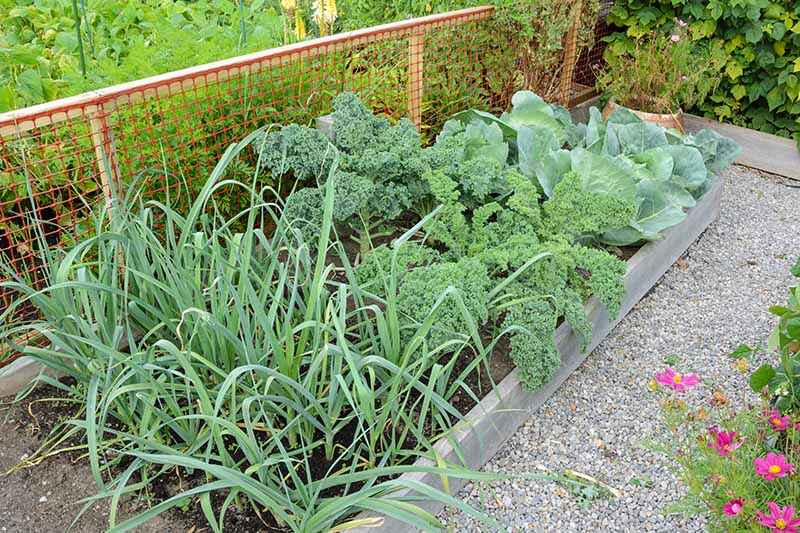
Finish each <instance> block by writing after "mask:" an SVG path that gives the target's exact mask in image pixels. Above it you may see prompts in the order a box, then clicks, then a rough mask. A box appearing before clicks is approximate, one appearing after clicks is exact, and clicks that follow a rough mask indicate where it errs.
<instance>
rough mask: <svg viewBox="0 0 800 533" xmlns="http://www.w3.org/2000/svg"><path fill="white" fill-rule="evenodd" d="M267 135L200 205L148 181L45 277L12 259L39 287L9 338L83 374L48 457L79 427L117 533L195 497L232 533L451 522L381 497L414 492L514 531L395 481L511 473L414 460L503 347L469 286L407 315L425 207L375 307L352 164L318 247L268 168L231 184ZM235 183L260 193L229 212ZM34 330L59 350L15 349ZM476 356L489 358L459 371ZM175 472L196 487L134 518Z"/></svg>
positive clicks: (8, 330)
mask: <svg viewBox="0 0 800 533" xmlns="http://www.w3.org/2000/svg"><path fill="white" fill-rule="evenodd" d="M260 142H263V130H259V131H257V132H255V133H253V134H251V135H250V136H248V137H247V138H245V139H244V140H243V141H242V142H241V143H238V144H236V145H233V146H231V147H230V148H229V149H228V150H227V151H226V153H225V154H224V156H223V157H222V159H221V160H220V162H219V164H218V166H217V167H216V168H215V170H214V172H213V173H212V174H211V176H210V177H209V179H208V181H207V182H206V184H205V186H204V188H203V189H202V190H201V191H200V194H199V195H198V196H197V198H196V200H195V201H194V203H193V204H191V206H190V208H189V209H188V211H187V212H185V213H179V212H177V211H175V210H173V209H172V207H171V206H170V204H169V203H161V202H155V201H151V202H147V201H145V200H144V199H143V198H142V196H141V192H142V191H141V190H140V189H138V188H132V189H131V190H130V194H129V196H128V197H126V198H116V199H115V201H114V202H113V205H112V208H111V210H110V212H108V213H106V212H105V211H103V212H100V213H98V214H97V215H96V218H95V219H94V220H93V222H94V225H95V228H94V229H95V235H94V236H92V237H90V238H87V239H85V240H83V241H81V242H79V243H78V244H76V245H75V246H73V247H70V248H67V249H53V250H50V249H49V247H46V246H44V247H42V248H41V250H40V260H41V261H42V263H43V265H44V268H45V272H46V274H47V282H46V283H45V286H44V287H42V286H40V285H39V283H38V282H36V280H32V279H27V278H26V277H25V276H24V275H20V274H17V273H15V272H11V271H7V272H5V274H6V275H7V276H9V278H11V281H6V282H3V283H2V284H0V288H3V289H10V290H14V291H18V293H19V294H21V297H20V298H19V299H18V300H17V301H16V302H14V304H13V305H12V306H11V307H10V308H9V309H7V310H5V311H4V314H3V316H2V317H1V318H2V319H3V321H2V323H3V324H4V325H3V327H2V329H0V338H2V339H3V341H5V342H10V343H12V345H13V346H14V348H16V349H17V350H19V351H20V352H21V353H24V354H26V355H29V356H31V357H33V358H34V359H36V360H38V361H41V362H43V363H44V364H46V365H48V366H49V367H51V368H53V369H55V370H58V371H59V372H61V373H62V374H63V375H65V376H68V377H71V378H73V380H74V382H72V383H67V384H65V383H62V382H59V381H56V380H54V379H51V378H49V377H47V376H44V375H43V376H40V378H39V380H40V381H42V382H46V383H49V384H50V385H52V386H55V387H57V388H59V389H61V390H62V391H63V392H64V393H65V394H68V395H71V396H72V397H73V398H74V399H75V400H76V401H78V402H80V403H81V405H82V409H81V412H80V413H79V414H78V416H77V417H76V418H74V419H72V420H69V421H68V422H67V423H66V424H65V425H64V426H63V427H61V428H60V430H59V431H58V432H56V433H55V434H53V435H52V437H51V439H50V440H48V441H47V442H46V443H45V444H44V446H43V448H42V449H41V450H40V451H39V452H38V454H39V455H41V456H45V455H47V453H48V452H49V451H51V450H53V449H57V448H58V447H59V446H61V445H63V443H64V442H65V440H66V439H69V438H71V437H73V436H75V437H77V438H78V439H79V442H82V443H83V444H82V446H84V447H85V451H86V454H87V456H88V460H89V463H90V465H91V469H92V473H93V476H94V478H95V480H96V482H97V485H98V488H99V494H98V495H97V497H96V498H92V499H91V500H90V501H89V502H88V503H87V506H88V505H93V503H94V500H96V499H101V498H103V499H104V498H108V499H110V508H111V512H110V517H109V520H110V531H115V532H121V531H127V530H129V529H132V528H134V527H136V526H138V525H140V524H142V523H144V522H146V521H147V520H148V519H150V518H152V517H153V516H155V515H157V514H159V513H162V512H164V511H166V510H167V509H170V508H172V507H184V506H185V505H186V501H187V498H189V499H191V500H192V501H193V502H195V504H198V503H199V506H200V508H201V509H202V512H203V514H204V515H205V517H206V519H207V520H208V522H209V525H210V526H211V528H212V529H213V530H214V531H217V532H219V531H222V530H224V527H225V525H224V523H225V511H226V509H227V508H228V507H229V506H231V505H237V506H239V507H242V506H247V507H252V509H253V512H254V513H255V514H256V515H258V516H260V517H261V518H262V520H264V521H265V523H266V524H267V525H269V526H271V527H281V528H285V529H287V530H291V531H297V532H301V531H304V532H306V531H308V532H317V531H328V530H331V529H334V528H336V529H346V528H348V527H352V526H354V525H355V524H357V523H362V525H363V522H358V521H357V520H356V519H354V518H353V516H354V515H355V514H356V513H358V512H360V511H366V510H369V511H379V512H381V513H384V514H387V515H389V516H392V517H395V518H398V519H401V520H404V521H407V522H409V523H411V524H413V525H414V526H416V527H419V528H421V529H423V530H425V531H438V530H439V527H440V524H438V522H437V520H436V519H435V517H433V516H431V515H429V514H428V513H426V512H424V511H422V510H420V509H419V508H417V507H415V506H413V505H412V504H413V502H410V501H406V500H405V499H403V498H399V499H398V498H395V499H382V498H381V496H385V495H390V494H392V493H394V492H395V491H396V490H398V489H401V488H410V489H415V490H417V491H421V492H422V494H424V495H425V496H426V497H428V498H434V499H438V500H440V501H442V502H445V503H447V504H448V505H453V506H455V507H457V508H460V509H462V510H464V511H465V512H468V513H470V514H473V515H476V516H478V517H479V518H481V519H482V520H484V521H486V523H487V524H489V525H491V526H494V527H497V526H498V524H497V523H496V522H494V521H493V520H491V519H488V518H487V517H485V516H482V515H480V514H479V513H477V512H476V511H475V510H473V509H471V508H469V507H467V506H465V505H464V504H463V503H461V502H459V501H458V500H457V499H455V498H452V497H451V496H449V495H447V494H445V493H443V492H437V491H435V490H433V489H430V488H428V487H427V486H424V485H421V484H419V483H416V482H414V481H409V480H407V479H405V478H402V477H397V476H398V475H400V474H402V473H405V472H420V471H426V472H435V473H437V474H439V475H442V476H456V477H458V476H462V477H470V478H472V479H482V478H487V479H488V478H489V477H496V476H493V475H490V476H488V477H487V475H485V474H481V473H468V472H467V471H465V470H463V469H461V468H459V467H457V466H455V465H445V464H442V463H438V464H439V466H437V467H431V468H426V467H414V466H413V465H412V464H411V463H412V462H413V461H415V460H416V459H417V458H419V457H421V456H426V455H427V454H428V453H429V452H430V450H431V447H432V446H433V444H434V443H435V442H436V441H437V440H438V439H440V438H446V437H447V436H448V435H449V434H450V432H451V431H452V428H453V427H454V426H455V425H458V424H460V423H461V422H463V417H462V415H461V413H459V412H458V411H457V410H456V409H455V408H454V407H453V406H452V405H451V404H450V403H449V401H448V400H449V399H450V398H451V397H452V396H453V395H454V394H456V393H457V392H458V391H465V392H466V393H467V394H470V395H474V394H475V393H473V392H472V391H470V389H469V387H468V386H467V385H466V384H465V376H466V374H467V373H469V372H470V371H472V370H473V369H474V368H475V365H479V364H484V363H485V360H486V356H487V353H488V350H490V349H491V344H490V345H488V346H487V345H484V343H483V340H482V338H481V336H480V335H479V332H478V330H477V326H476V325H475V321H474V320H473V319H471V318H470V314H469V311H468V309H467V305H466V304H465V302H464V300H463V299H462V298H461V296H460V294H458V293H455V294H452V295H451V296H449V297H447V298H446V301H445V296H444V295H443V296H441V297H440V298H438V299H437V300H436V301H434V302H433V303H432V304H431V306H430V307H429V309H428V312H427V313H425V312H424V310H423V309H422V308H421V307H420V308H418V309H417V317H418V318H419V322H417V323H414V324H409V323H404V324H402V325H401V323H400V319H399V314H398V313H399V311H398V308H399V307H400V303H399V299H398V296H397V287H398V282H397V277H396V275H395V273H397V272H398V262H397V256H398V250H399V248H400V247H401V246H402V243H403V242H405V241H406V240H408V239H409V238H410V237H411V236H412V235H413V234H414V233H415V232H416V231H418V230H419V228H420V227H421V226H422V225H423V224H424V222H426V220H425V221H422V222H421V223H420V224H418V225H417V226H416V227H414V228H411V230H410V231H409V232H408V233H407V234H405V235H403V236H401V237H400V238H399V239H398V243H397V244H396V246H395V248H394V251H393V258H392V261H391V263H390V265H389V272H390V275H389V277H388V279H387V286H388V290H387V291H386V297H385V298H384V299H381V300H380V301H377V300H375V299H374V298H373V296H372V295H371V293H369V292H367V291H365V290H362V289H361V286H360V285H359V283H358V281H357V280H356V279H355V274H354V272H353V268H352V266H351V265H350V263H349V261H348V256H347V254H346V253H345V251H344V248H343V246H342V244H341V243H340V242H339V241H338V240H336V239H333V238H332V225H333V223H332V220H333V212H334V209H335V207H334V197H335V179H336V176H337V173H336V169H337V162H336V160H334V161H333V162H332V163H331V167H330V170H329V173H330V174H329V177H328V180H327V182H326V187H325V189H324V199H323V207H322V209H323V217H322V219H321V220H320V221H319V224H320V225H319V231H318V233H317V235H316V238H315V239H316V240H315V242H314V243H313V245H312V243H309V242H307V241H305V240H303V239H302V234H301V233H300V232H298V231H296V230H295V228H293V227H292V225H291V224H290V223H288V221H286V220H284V219H283V218H282V217H281V216H280V213H279V209H278V206H276V205H274V204H268V203H264V202H263V200H262V199H261V198H262V197H263V193H262V191H260V189H259V187H260V186H259V183H260V181H259V172H260V168H258V167H257V168H256V169H255V171H254V174H253V175H251V176H248V178H249V183H243V182H239V181H234V180H226V179H223V178H224V176H226V175H228V173H229V172H230V169H229V167H230V166H231V165H235V163H236V161H237V159H239V158H241V157H244V156H246V155H247V154H248V153H249V151H250V150H252V149H253V145H254V144H255V143H260ZM227 187H239V188H243V189H244V190H246V191H248V197H249V198H250V205H249V207H248V208H247V209H246V210H244V211H242V212H241V213H239V214H238V215H236V216H235V217H233V218H227V217H220V216H219V209H218V207H217V206H216V193H218V192H219V191H223V190H225V188H227ZM241 220H244V221H245V223H244V224H243V225H241V224H238V222H240V221H241ZM264 227H272V228H274V230H273V231H272V232H271V233H270V234H269V235H268V234H266V233H265V231H264V229H263V228H264ZM234 228H239V229H234ZM40 238H44V237H43V232H41V231H40ZM334 261H335V262H336V263H338V264H340V265H341V270H340V272H341V275H340V274H337V273H336V267H335V266H334ZM26 304H33V305H34V306H35V307H36V309H37V311H38V312H39V313H40V316H41V318H40V319H39V320H36V321H34V322H31V323H27V324H11V325H9V324H8V322H7V321H6V320H5V318H7V317H8V316H10V315H12V314H13V313H14V311H15V308H16V307H19V306H23V305H26ZM445 305H446V306H447V309H448V313H451V316H452V314H455V313H459V312H460V313H462V315H461V316H462V318H463V322H461V324H460V325H461V326H463V327H464V328H466V329H465V330H464V331H465V332H466V333H467V334H466V335H464V336H462V338H461V339H460V340H459V343H458V345H457V346H453V345H449V346H448V347H447V350H443V349H442V347H441V346H436V345H431V344H429V343H427V342H426V341H425V339H427V337H428V335H429V333H430V332H431V331H432V328H433V327H434V323H435V316H436V313H437V311H438V309H440V308H442V307H443V306H445ZM29 332H34V333H36V334H38V335H41V336H43V337H44V338H45V339H46V341H47V343H46V344H44V345H25V346H22V345H14V344H13V342H14V341H13V339H16V338H18V336H19V335H21V334H25V333H29ZM465 350H468V351H469V352H470V355H471V356H472V357H473V359H474V363H473V365H471V366H470V368H469V369H466V370H456V368H455V367H454V365H455V363H456V359H457V357H459V355H460V354H461V353H462V352H463V351H465ZM445 354H447V355H445ZM320 465H322V468H320ZM176 466H177V467H179V468H180V469H181V470H180V472H181V475H182V476H186V484H185V485H184V486H185V489H183V490H182V491H180V492H179V493H178V494H176V495H174V496H172V497H170V498H168V499H167V500H165V501H163V502H159V503H156V504H155V505H154V506H153V507H152V508H150V509H149V510H147V511H144V512H143V513H141V514H139V515H136V516H133V517H129V518H126V519H124V520H121V519H120V516H119V508H118V507H119V503H120V499H121V498H122V497H124V496H126V495H133V494H137V493H139V492H141V491H143V490H147V488H148V487H149V486H150V485H151V484H152V483H155V482H158V480H160V479H162V478H164V477H167V476H168V477H170V478H171V477H173V476H174V475H175V467H176ZM212 496H213V497H212ZM217 496H218V497H219V499H217ZM215 502H216V503H215ZM220 502H221V503H220ZM376 520H377V519H376ZM371 521H372V519H369V520H368V521H367V523H371Z"/></svg>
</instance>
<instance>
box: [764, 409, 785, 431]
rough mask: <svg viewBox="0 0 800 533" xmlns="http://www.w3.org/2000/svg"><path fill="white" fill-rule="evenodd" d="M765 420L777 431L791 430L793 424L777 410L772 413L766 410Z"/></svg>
mask: <svg viewBox="0 0 800 533" xmlns="http://www.w3.org/2000/svg"><path fill="white" fill-rule="evenodd" d="M764 419H765V420H766V422H767V423H768V424H769V425H770V427H772V429H774V430H775V431H783V430H785V429H789V424H790V423H791V421H790V419H789V417H788V416H781V413H780V411H778V410H777V409H772V410H771V411H767V410H766V409H764Z"/></svg>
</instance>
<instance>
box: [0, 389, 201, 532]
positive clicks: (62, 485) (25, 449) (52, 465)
mask: <svg viewBox="0 0 800 533" xmlns="http://www.w3.org/2000/svg"><path fill="white" fill-rule="evenodd" d="M62 396H63V393H62V392H61V391H59V390H57V389H55V388H50V387H42V388H39V389H37V390H35V391H34V393H32V394H31V395H30V396H28V397H27V398H25V399H24V400H22V401H20V402H19V403H17V404H11V402H12V400H13V398H10V397H6V398H2V399H0V495H2V497H1V498H2V500H1V501H2V503H1V504H0V532H2V533H64V532H65V531H68V530H69V527H70V525H71V524H72V522H73V520H76V517H77V516H78V515H79V514H80V512H81V509H82V508H83V506H84V504H83V503H82V502H81V500H83V499H84V498H87V497H90V496H93V495H95V494H97V486H96V485H95V482H94V478H93V477H92V473H91V470H90V468H89V464H88V462H87V461H86V460H85V458H83V457H81V452H80V451H78V452H65V453H61V454H58V455H55V456H53V457H50V458H48V459H47V460H45V461H44V462H42V463H41V464H38V465H36V466H31V467H22V468H16V469H15V470H14V471H13V472H9V471H10V470H12V469H14V468H15V467H18V466H19V465H20V463H22V462H24V460H25V458H27V457H30V456H31V455H33V454H34V452H36V450H37V449H38V448H39V447H40V445H41V444H42V442H43V441H44V439H46V437H47V435H49V434H50V432H51V430H52V429H53V428H54V427H55V426H56V425H58V423H59V422H60V421H62V420H65V419H67V418H71V417H72V416H74V415H75V404H73V403H70V402H69V401H65V400H63V399H59V398H60V397H62ZM53 399H55V400H53ZM137 509H138V510H141V509H142V505H141V504H136V503H134V502H132V501H130V502H126V503H125V505H124V507H123V518H124V515H126V514H127V515H130V514H131V513H132V512H135V511H136V510H137ZM204 524H205V522H202V523H198V525H197V526H196V527H194V529H193V530H192V526H193V525H194V524H193V522H192V521H191V520H189V521H184V520H180V519H177V517H168V518H163V517H157V518H155V519H153V520H151V521H150V522H148V523H147V525H146V526H144V527H140V528H138V529H136V530H134V531H138V532H140V533H144V532H156V531H157V532H159V533H179V532H180V533H184V532H188V531H193V533H199V532H200V531H210V530H209V529H207V528H206V529H204V528H203V527H202V526H203V525H204ZM106 529H108V504H107V502H105V501H100V502H97V503H95V504H94V505H92V506H91V507H89V508H88V509H87V510H86V511H85V512H84V513H83V514H82V515H81V517H80V519H78V520H77V521H76V523H75V525H74V527H73V528H72V529H71V531H73V532H75V533H99V532H102V531H105V530H106Z"/></svg>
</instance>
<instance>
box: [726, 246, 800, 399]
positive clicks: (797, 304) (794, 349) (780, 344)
mask: <svg viewBox="0 0 800 533" xmlns="http://www.w3.org/2000/svg"><path fill="white" fill-rule="evenodd" d="M792 274H793V275H794V276H795V277H797V278H800V259H798V260H797V263H796V264H795V266H794V267H793V268H792ZM769 310H770V312H771V313H772V314H774V315H775V316H777V317H779V320H778V324H777V325H776V326H775V329H774V330H773V331H772V334H771V335H770V337H769V342H768V344H767V349H768V350H770V351H775V352H777V353H778V355H779V362H778V364H777V365H770V364H765V365H762V366H761V367H759V368H758V369H757V370H756V371H755V372H753V374H752V375H751V376H750V386H751V388H752V389H753V390H754V391H755V392H763V393H765V395H766V396H767V398H774V405H775V408H776V409H778V410H779V411H780V412H781V413H795V414H800V285H795V286H793V287H791V288H790V289H789V301H788V302H787V303H786V305H785V306H784V305H776V306H772V307H770V309H769ZM754 351H755V350H753V349H748V350H740V351H739V353H738V354H736V356H737V357H743V356H749V355H751V354H752V353H753V352H754Z"/></svg>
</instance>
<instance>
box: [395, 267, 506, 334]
mask: <svg viewBox="0 0 800 533" xmlns="http://www.w3.org/2000/svg"><path fill="white" fill-rule="evenodd" d="M491 285H492V282H491V280H490V279H489V273H488V272H487V271H486V267H485V266H484V265H483V263H481V262H480V261H479V260H478V259H475V258H466V259H462V260H460V261H457V262H452V263H435V264H432V265H429V266H423V267H418V268H415V269H414V270H412V271H411V272H409V273H408V274H407V275H406V276H405V279H404V280H403V283H402V285H401V286H400V291H399V293H398V310H399V311H400V313H401V314H403V315H405V316H408V317H409V318H411V319H412V320H413V321H414V322H416V323H421V322H423V321H424V320H425V319H426V318H428V316H429V315H430V313H431V309H432V308H433V306H434V304H435V303H436V301H437V300H438V299H439V297H440V296H441V295H442V294H443V293H444V292H445V291H446V290H447V289H448V288H449V287H453V288H455V290H456V291H458V294H459V296H460V297H461V299H462V301H463V302H464V306H465V308H466V310H467V311H468V312H469V314H470V316H471V318H472V320H473V321H474V323H475V324H476V325H478V326H480V325H482V324H484V323H485V322H486V321H487V320H488V318H489V309H488V307H487V301H488V299H489V297H488V294H489V290H490V287H491ZM468 334H469V323H468V320H467V318H466V317H465V316H464V314H463V312H462V310H461V309H460V306H458V305H456V301H455V300H454V298H453V296H452V295H451V296H449V297H448V298H447V299H446V300H445V301H444V302H443V303H442V305H440V306H439V307H438V308H437V309H436V311H435V321H434V326H433V328H432V329H431V331H430V333H429V340H430V342H431V344H432V345H433V346H435V347H438V346H441V345H442V344H444V343H446V342H447V341H449V340H452V339H455V338H460V337H462V338H463V336H464V335H468Z"/></svg>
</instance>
